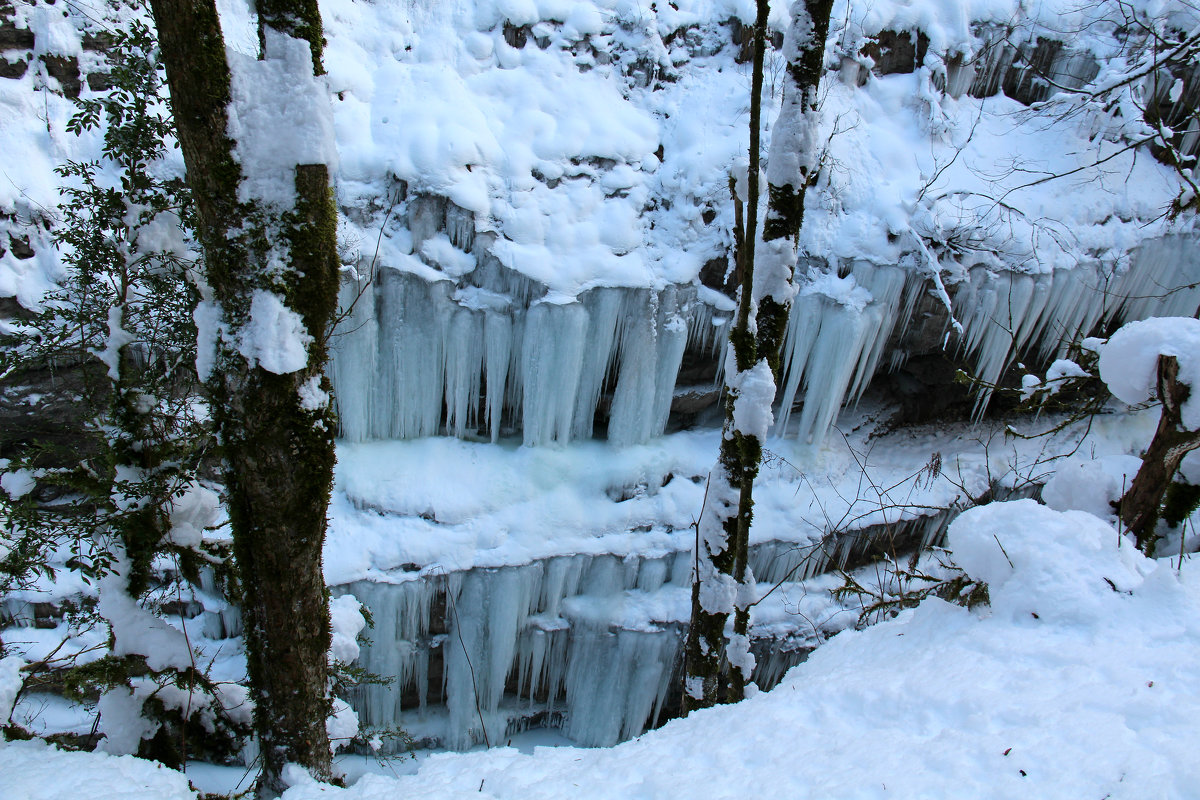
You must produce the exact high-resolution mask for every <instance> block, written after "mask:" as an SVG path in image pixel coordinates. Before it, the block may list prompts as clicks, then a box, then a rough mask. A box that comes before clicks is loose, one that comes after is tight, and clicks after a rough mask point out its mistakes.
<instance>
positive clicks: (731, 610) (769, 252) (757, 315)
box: [683, 0, 833, 713]
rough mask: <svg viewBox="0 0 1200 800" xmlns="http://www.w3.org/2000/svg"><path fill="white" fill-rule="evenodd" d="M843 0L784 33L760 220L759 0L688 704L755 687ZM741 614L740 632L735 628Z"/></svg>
mask: <svg viewBox="0 0 1200 800" xmlns="http://www.w3.org/2000/svg"><path fill="white" fill-rule="evenodd" d="M832 6H833V3H832V0H799V2H796V3H793V5H792V10H791V13H792V24H791V27H790V28H789V30H788V33H787V36H786V37H785V39H784V57H785V59H786V61H787V66H786V79H785V81H784V95H783V107H782V109H781V111H780V114H779V117H778V119H777V121H776V123H775V130H774V134H773V141H772V144H771V153H770V159H769V163H768V171H767V183H768V187H767V213H766V218H765V220H764V224H763V229H762V235H761V238H760V237H759V232H758V230H757V222H758V203H759V178H758V176H759V130H760V123H761V115H762V112H761V102H762V84H763V63H764V48H765V44H766V28H767V15H768V13H769V11H770V8H769V5H768V2H767V0H758V2H757V18H756V20H755V25H754V33H753V41H754V60H753V73H752V77H751V99H750V154H749V155H750V158H749V162H750V163H749V174H748V176H747V194H748V197H747V198H745V200H746V203H747V207H746V214H745V219H746V226H745V229H744V230H743V231H741V232H740V235H739V236H738V237H737V239H738V241H739V242H740V243H741V246H740V247H739V248H738V251H737V254H736V257H737V268H738V275H739V303H738V315H737V319H736V320H735V322H734V325H733V327H732V329H731V330H730V333H729V347H728V350H727V354H726V361H725V370H726V385H727V387H728V390H727V392H726V396H725V423H724V426H723V435H722V439H721V452H720V456H719V457H718V460H717V465H716V466H715V467H714V468H713V471H712V473H711V474H710V475H709V481H708V489H707V492H706V495H705V502H704V509H703V511H702V512H701V518H700V522H699V523H698V525H697V537H696V539H697V541H696V556H695V557H696V566H695V570H696V574H695V575H694V576H693V583H692V617H691V625H690V627H689V629H688V638H687V643H686V646H685V659H686V663H685V669H684V671H685V685H684V693H683V707H684V712H685V713H686V712H689V711H692V710H694V709H697V708H707V707H710V706H713V705H716V704H718V703H732V702H737V701H738V700H741V699H742V698H743V697H744V696H745V690H746V685H747V684H748V683H749V682H750V676H751V673H752V671H753V669H754V657H753V656H752V655H751V654H750V639H749V628H750V607H751V604H752V603H753V598H752V595H753V591H754V576H753V575H752V574H751V573H750V570H749V567H748V564H747V561H748V555H749V544H750V524H751V521H752V519H753V509H754V499H753V491H754V479H755V478H756V477H757V475H758V470H759V467H760V465H761V463H762V444H763V439H764V438H765V437H766V433H767V429H768V427H769V424H770V420H771V404H772V402H773V401H774V397H775V386H776V383H777V381H778V380H779V369H780V354H781V350H782V345H783V336H784V331H785V330H786V327H787V319H788V312H789V310H790V308H791V302H792V297H793V296H794V294H795V288H794V285H793V277H794V271H795V266H796V258H797V255H796V245H797V240H798V237H799V234H800V226H801V224H802V223H803V220H804V195H805V191H806V190H807V188H808V187H809V186H810V185H811V184H812V183H813V182H814V181H815V179H816V173H817V167H818V155H819V153H818V142H817V136H816V127H817V122H818V118H817V113H818V109H817V89H818V87H819V85H820V80H821V75H822V73H823V72H824V60H825V38H826V36H827V35H828V33H829V14H830V11H831V9H832ZM730 617H732V618H733V622H732V633H731V635H729V636H728V637H727V636H726V633H725V629H726V627H727V626H728V625H729V624H730Z"/></svg>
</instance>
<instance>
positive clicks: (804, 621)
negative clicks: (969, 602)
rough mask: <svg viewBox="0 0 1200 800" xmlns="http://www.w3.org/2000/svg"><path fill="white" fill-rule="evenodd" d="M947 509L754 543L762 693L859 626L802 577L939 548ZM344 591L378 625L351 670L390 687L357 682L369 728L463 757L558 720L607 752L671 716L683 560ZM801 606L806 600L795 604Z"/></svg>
mask: <svg viewBox="0 0 1200 800" xmlns="http://www.w3.org/2000/svg"><path fill="white" fill-rule="evenodd" d="M952 516H953V512H952V511H948V512H944V513H941V514H938V515H935V516H931V517H925V518H917V519H909V520H906V521H902V522H897V523H892V524H889V525H877V526H873V527H870V528H865V529H862V530H857V531H850V532H842V533H838V534H836V535H835V534H830V535H828V536H826V537H824V538H822V539H820V540H819V541H816V542H814V543H812V544H811V545H809V546H804V547H801V546H798V545H796V544H795V543H784V542H766V543H762V544H758V545H754V546H753V547H752V548H751V553H750V567H751V569H752V570H753V571H754V574H755V575H756V576H758V579H759V581H760V585H761V590H760V591H761V593H765V592H766V590H767V589H768V588H770V587H771V586H773V585H775V584H777V583H779V584H782V586H783V589H782V590H781V591H779V592H777V593H774V594H773V595H772V596H771V597H772V598H773V603H766V604H763V605H759V606H756V607H755V609H754V612H753V615H752V620H751V622H752V630H751V636H752V642H753V644H752V647H753V652H754V653H755V657H756V660H757V665H758V666H757V668H756V671H755V673H754V678H755V681H756V683H757V684H758V685H759V687H760V688H762V689H769V688H771V687H772V686H774V685H775V684H776V683H777V682H778V681H779V679H780V678H781V677H782V675H783V673H784V672H786V671H787V669H788V668H790V667H791V666H793V665H794V664H796V663H798V662H799V661H801V660H803V659H804V658H805V657H806V655H807V653H808V652H809V651H810V650H811V649H812V648H813V647H814V646H815V645H816V644H817V643H818V642H819V640H820V637H821V636H822V635H824V634H826V633H828V632H829V631H830V630H837V629H839V628H840V627H842V626H844V625H845V624H848V622H849V621H851V620H853V619H854V618H855V614H854V613H849V612H847V614H843V615H841V616H840V617H839V618H838V619H837V620H836V623H835V622H834V619H833V617H834V615H836V613H837V612H836V611H835V612H832V613H827V612H830V609H831V608H836V607H837V605H836V603H834V602H833V601H832V600H831V599H830V597H829V595H828V588H829V587H828V586H822V587H815V586H808V587H806V586H805V584H804V582H805V581H808V580H810V579H813V578H815V577H816V576H820V575H822V574H824V573H826V572H827V571H829V570H831V569H835V568H853V567H855V566H858V565H861V564H863V563H866V562H868V561H870V560H873V559H876V558H879V557H880V555H881V553H883V552H889V553H894V552H898V551H899V552H903V551H908V550H911V549H914V548H918V547H924V546H926V545H929V544H934V543H936V542H937V541H938V540H939V539H940V537H941V536H942V535H943V534H944V531H945V528H946V525H947V523H948V520H949V519H950V518H951V517H952ZM833 580H835V582H836V578H834V579H833ZM345 592H349V593H352V594H354V595H355V597H357V598H358V599H359V600H360V601H362V602H363V603H365V604H366V605H367V607H368V608H369V609H370V610H371V615H372V618H373V620H374V627H373V628H372V629H371V630H370V631H368V637H369V639H370V644H368V645H367V646H365V647H364V648H363V651H362V655H361V657H360V665H361V666H362V667H363V668H365V669H366V670H368V671H369V672H372V673H375V674H377V675H380V676H383V677H386V678H392V679H394V680H393V682H391V683H390V684H387V685H381V684H368V685H364V686H361V687H359V688H358V689H356V693H355V696H354V697H353V698H352V699H353V702H354V705H355V708H356V710H357V711H358V713H359V718H360V720H361V722H362V724H363V725H364V726H366V727H367V728H371V729H381V728H390V727H396V726H400V727H403V728H405V729H406V730H409V731H410V732H416V733H419V734H423V735H424V736H426V737H427V738H432V739H436V740H437V741H439V742H440V743H441V744H443V745H446V746H449V747H452V748H456V749H464V748H468V747H471V746H473V745H475V744H478V743H482V742H484V741H487V742H490V743H491V744H493V745H495V744H498V743H502V742H503V741H504V740H505V738H506V737H508V736H511V735H512V734H513V733H514V732H516V731H518V730H521V729H523V728H524V727H526V726H530V725H534V726H543V727H545V726H554V727H561V728H562V729H563V732H564V733H565V734H566V735H567V736H569V737H570V738H571V739H573V740H575V741H576V742H578V743H580V744H583V745H592V746H606V745H612V744H615V743H617V742H619V741H623V740H625V739H629V738H631V737H634V736H637V735H639V734H640V733H642V732H643V731H644V730H646V728H647V727H650V726H654V725H656V724H658V723H660V722H662V721H663V720H664V719H667V718H670V716H672V715H673V714H675V713H677V709H678V700H679V687H680V670H681V662H680V659H681V657H682V656H681V653H682V639H683V627H684V624H685V622H686V620H687V618H688V615H689V613H690V602H691V600H690V597H691V553H689V552H686V551H679V552H664V553H662V554H658V555H648V556H639V555H626V556H618V555H564V556H558V557H554V558H548V559H543V560H539V561H534V562H533V563H529V564H524V565H519V566H510V567H499V568H486V569H485V568H477V569H473V570H469V571H466V572H453V573H449V574H447V573H445V572H442V571H441V570H440V569H434V570H432V571H431V570H424V571H421V572H419V573H418V572H407V573H397V574H396V575H394V576H392V579H391V580H372V581H358V582H355V583H351V584H348V585H345V586H340V587H335V589H334V593H335V594H341V593H345ZM799 597H803V598H806V600H807V601H808V602H811V603H813V604H814V605H813V606H812V607H806V608H804V609H801V608H799V607H798V601H797V599H796V598H799ZM821 598H823V599H821ZM814 609H815V610H814ZM798 612H808V613H798ZM818 612H819V613H818ZM814 625H815V626H816V627H814ZM822 625H833V626H834V627H833V628H832V629H830V628H824V629H822V627H821V626H822ZM485 730H486V735H485V733H484V731H485Z"/></svg>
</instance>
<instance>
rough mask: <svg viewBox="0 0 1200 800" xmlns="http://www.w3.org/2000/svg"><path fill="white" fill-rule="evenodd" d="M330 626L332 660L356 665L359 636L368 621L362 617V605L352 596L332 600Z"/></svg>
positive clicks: (347, 595)
mask: <svg viewBox="0 0 1200 800" xmlns="http://www.w3.org/2000/svg"><path fill="white" fill-rule="evenodd" d="M329 624H330V628H331V631H332V642H331V644H330V646H329V657H330V659H331V660H333V661H340V662H341V663H343V664H352V663H354V661H355V659H357V658H358V641H357V639H358V635H359V634H360V633H362V631H363V628H365V627H367V620H366V618H365V617H363V615H362V603H360V602H358V599H357V598H355V596H354V595H352V594H344V595H341V596H340V597H335V598H333V599H331V600H330V601H329Z"/></svg>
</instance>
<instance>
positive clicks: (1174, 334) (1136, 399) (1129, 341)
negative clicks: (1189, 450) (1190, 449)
mask: <svg viewBox="0 0 1200 800" xmlns="http://www.w3.org/2000/svg"><path fill="white" fill-rule="evenodd" d="M1160 355H1167V356H1175V358H1176V359H1177V360H1178V362H1179V382H1180V383H1183V384H1186V385H1188V386H1191V387H1197V386H1200V320H1196V319H1193V318H1190V317H1155V318H1151V319H1146V320H1141V321H1139V322H1131V323H1129V324H1128V325H1125V326H1124V327H1122V328H1121V329H1120V330H1119V331H1117V332H1116V333H1114V334H1113V335H1112V337H1111V338H1110V339H1109V340H1108V343H1107V344H1106V345H1104V348H1103V349H1102V350H1101V351H1100V378H1101V380H1103V381H1104V383H1105V384H1107V385H1108V388H1109V391H1111V392H1112V393H1113V395H1115V396H1116V397H1117V398H1118V399H1120V400H1121V401H1122V402H1125V403H1128V404H1130V405H1136V404H1138V403H1144V402H1146V401H1147V400H1150V399H1152V398H1154V397H1155V396H1156V395H1157V393H1158V359H1159V356H1160ZM1181 411H1182V422H1183V425H1184V427H1186V428H1188V429H1189V430H1196V429H1197V428H1200V390H1197V391H1193V392H1192V393H1191V394H1190V395H1189V396H1188V399H1187V400H1186V401H1184V403H1183V405H1182V407H1181Z"/></svg>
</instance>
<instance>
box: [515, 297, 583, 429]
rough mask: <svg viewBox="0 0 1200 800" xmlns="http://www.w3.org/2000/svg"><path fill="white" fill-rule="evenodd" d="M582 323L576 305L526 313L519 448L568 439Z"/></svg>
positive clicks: (580, 354) (547, 305)
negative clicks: (522, 443)
mask: <svg viewBox="0 0 1200 800" xmlns="http://www.w3.org/2000/svg"><path fill="white" fill-rule="evenodd" d="M587 324H588V314H587V311H586V310H584V308H583V306H582V305H581V304H579V303H568V304H565V305H555V304H552V303H538V304H537V305H535V306H534V307H533V308H531V309H529V315H528V318H527V319H526V322H525V337H524V344H523V347H522V359H521V372H522V375H523V376H524V391H525V403H524V426H525V444H527V445H541V444H548V443H550V442H566V441H569V440H570V438H571V427H572V426H571V422H572V419H573V417H574V412H575V397H576V394H577V393H578V391H579V375H580V371H581V368H582V363H583V353H584V349H585V345H586V342H585V335H586V333H587Z"/></svg>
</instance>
